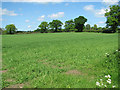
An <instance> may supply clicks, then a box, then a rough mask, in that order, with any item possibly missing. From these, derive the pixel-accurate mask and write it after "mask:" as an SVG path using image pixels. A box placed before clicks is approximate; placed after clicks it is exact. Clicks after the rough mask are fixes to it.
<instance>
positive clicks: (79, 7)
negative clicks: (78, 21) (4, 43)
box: [0, 0, 118, 31]
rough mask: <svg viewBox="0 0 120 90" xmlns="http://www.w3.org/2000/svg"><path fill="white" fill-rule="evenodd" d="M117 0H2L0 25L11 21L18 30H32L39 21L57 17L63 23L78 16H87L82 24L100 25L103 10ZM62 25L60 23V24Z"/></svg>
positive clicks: (103, 24) (102, 24)
mask: <svg viewBox="0 0 120 90" xmlns="http://www.w3.org/2000/svg"><path fill="white" fill-rule="evenodd" d="M117 2H118V0H114V1H110V0H98V2H95V1H94V0H91V2H90V0H89V2H88V1H84V2H82V1H78V0H77V2H76V1H75V0H71V1H69V2H68V1H64V0H57V1H56V0H46V2H42V0H27V1H26V0H4V1H2V6H1V5H0V17H1V16H2V18H0V21H1V22H2V28H4V27H5V26H6V25H8V24H15V26H16V27H17V29H18V31H28V30H29V31H33V30H35V29H37V28H38V25H40V23H41V22H42V21H47V22H51V21H52V20H56V19H58V20H61V21H62V22H63V23H65V21H67V20H70V19H75V18H77V17H79V16H84V17H85V18H87V22H86V23H85V25H86V24H90V25H91V26H93V25H94V24H97V25H98V27H104V26H105V25H106V24H105V21H106V17H104V14H105V9H108V10H109V5H114V4H117ZM62 27H63V28H64V26H62Z"/></svg>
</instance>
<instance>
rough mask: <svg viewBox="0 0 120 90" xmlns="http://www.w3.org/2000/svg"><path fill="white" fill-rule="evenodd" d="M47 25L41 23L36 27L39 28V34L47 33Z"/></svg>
mask: <svg viewBox="0 0 120 90" xmlns="http://www.w3.org/2000/svg"><path fill="white" fill-rule="evenodd" d="M48 25H49V24H48V23H47V22H45V21H43V22H41V24H40V25H39V26H38V27H39V28H40V32H42V33H43V32H47V31H48Z"/></svg>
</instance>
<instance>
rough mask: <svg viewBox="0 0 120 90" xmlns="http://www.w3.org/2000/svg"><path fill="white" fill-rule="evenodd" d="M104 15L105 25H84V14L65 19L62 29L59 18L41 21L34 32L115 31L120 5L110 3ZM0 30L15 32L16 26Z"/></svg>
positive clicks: (119, 19) (85, 20) (118, 26)
mask: <svg viewBox="0 0 120 90" xmlns="http://www.w3.org/2000/svg"><path fill="white" fill-rule="evenodd" d="M105 17H106V18H107V20H106V27H103V28H102V27H97V25H96V24H95V25H94V26H93V27H91V26H90V24H87V25H86V26H85V25H84V24H85V22H87V19H86V18H85V17H84V16H79V17H77V18H75V19H74V20H73V19H71V20H68V21H65V25H64V27H65V28H64V29H62V25H63V23H62V22H61V21H60V20H53V21H52V22H49V23H48V22H46V21H43V22H41V24H40V25H39V26H38V28H37V29H36V30H34V32H41V33H47V32H83V31H84V32H113V33H114V32H116V31H117V30H119V29H120V6H119V5H112V6H110V10H109V11H108V10H106V13H105ZM0 30H1V31H5V32H6V33H7V34H14V33H16V30H17V28H16V27H15V25H14V24H10V25H6V27H5V30H3V29H0Z"/></svg>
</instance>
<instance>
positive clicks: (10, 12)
mask: <svg viewBox="0 0 120 90" xmlns="http://www.w3.org/2000/svg"><path fill="white" fill-rule="evenodd" d="M0 12H2V13H0V15H8V16H17V15H18V14H16V13H15V12H14V11H9V10H7V9H2V8H0Z"/></svg>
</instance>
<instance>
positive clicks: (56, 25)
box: [49, 20, 63, 32]
mask: <svg viewBox="0 0 120 90" xmlns="http://www.w3.org/2000/svg"><path fill="white" fill-rule="evenodd" d="M49 25H50V28H51V30H53V31H54V32H58V29H59V30H60V29H61V27H62V25H63V23H62V22H61V21H60V20H53V21H52V22H50V23H49Z"/></svg>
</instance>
